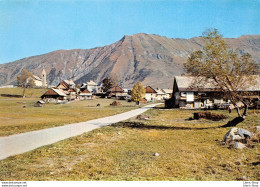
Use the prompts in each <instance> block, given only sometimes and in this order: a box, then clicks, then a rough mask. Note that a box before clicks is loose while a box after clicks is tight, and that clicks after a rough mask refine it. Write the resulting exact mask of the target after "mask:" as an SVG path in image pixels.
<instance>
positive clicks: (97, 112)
mask: <svg viewBox="0 0 260 187" xmlns="http://www.w3.org/2000/svg"><path fill="white" fill-rule="evenodd" d="M44 92H45V90H44V89H31V90H27V95H28V96H30V97H29V98H28V97H27V98H25V99H23V98H13V97H0V136H7V135H11V134H17V133H22V132H27V131H32V130H38V129H43V128H50V127H55V126H60V125H64V124H69V123H76V122H82V121H87V120H91V119H96V118H101V117H105V116H110V115H114V114H118V113H121V112H125V111H128V110H131V109H134V108H135V103H133V102H132V103H128V102H126V101H121V103H122V105H121V106H118V107H115V106H113V107H110V106H109V104H110V103H112V102H113V100H111V99H94V100H85V101H78V102H72V103H69V104H62V105H57V104H46V105H45V106H44V107H34V104H35V102H36V101H37V100H39V97H40V96H41V95H42V93H44ZM29 93H31V94H29ZM0 94H11V95H17V94H22V89H20V88H9V89H0ZM98 103H99V104H100V106H99V107H97V104H98Z"/></svg>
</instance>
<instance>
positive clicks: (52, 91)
mask: <svg viewBox="0 0 260 187" xmlns="http://www.w3.org/2000/svg"><path fill="white" fill-rule="evenodd" d="M45 95H59V96H64V97H66V94H65V93H64V92H63V91H62V90H61V89H55V88H51V89H49V90H47V91H46V92H45V93H44V94H43V95H42V96H45Z"/></svg>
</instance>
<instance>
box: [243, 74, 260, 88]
mask: <svg viewBox="0 0 260 187" xmlns="http://www.w3.org/2000/svg"><path fill="white" fill-rule="evenodd" d="M253 77H254V80H255V82H254V85H251V86H249V88H247V90H246V91H260V75H253ZM243 91H244V90H243Z"/></svg>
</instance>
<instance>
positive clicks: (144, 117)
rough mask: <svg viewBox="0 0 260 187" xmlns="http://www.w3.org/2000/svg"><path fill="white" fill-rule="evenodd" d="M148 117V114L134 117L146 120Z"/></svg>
mask: <svg viewBox="0 0 260 187" xmlns="http://www.w3.org/2000/svg"><path fill="white" fill-rule="evenodd" d="M149 118H150V116H148V115H138V116H137V117H136V119H139V120H148V119H149Z"/></svg>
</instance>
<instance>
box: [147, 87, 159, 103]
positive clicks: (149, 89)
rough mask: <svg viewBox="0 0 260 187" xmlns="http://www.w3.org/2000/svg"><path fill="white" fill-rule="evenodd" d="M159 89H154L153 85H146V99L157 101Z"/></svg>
mask: <svg viewBox="0 0 260 187" xmlns="http://www.w3.org/2000/svg"><path fill="white" fill-rule="evenodd" d="M156 97H157V91H156V90H155V89H153V88H152V87H151V86H146V87H145V96H144V98H145V99H146V101H148V102H150V101H156V100H157V98H156Z"/></svg>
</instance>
